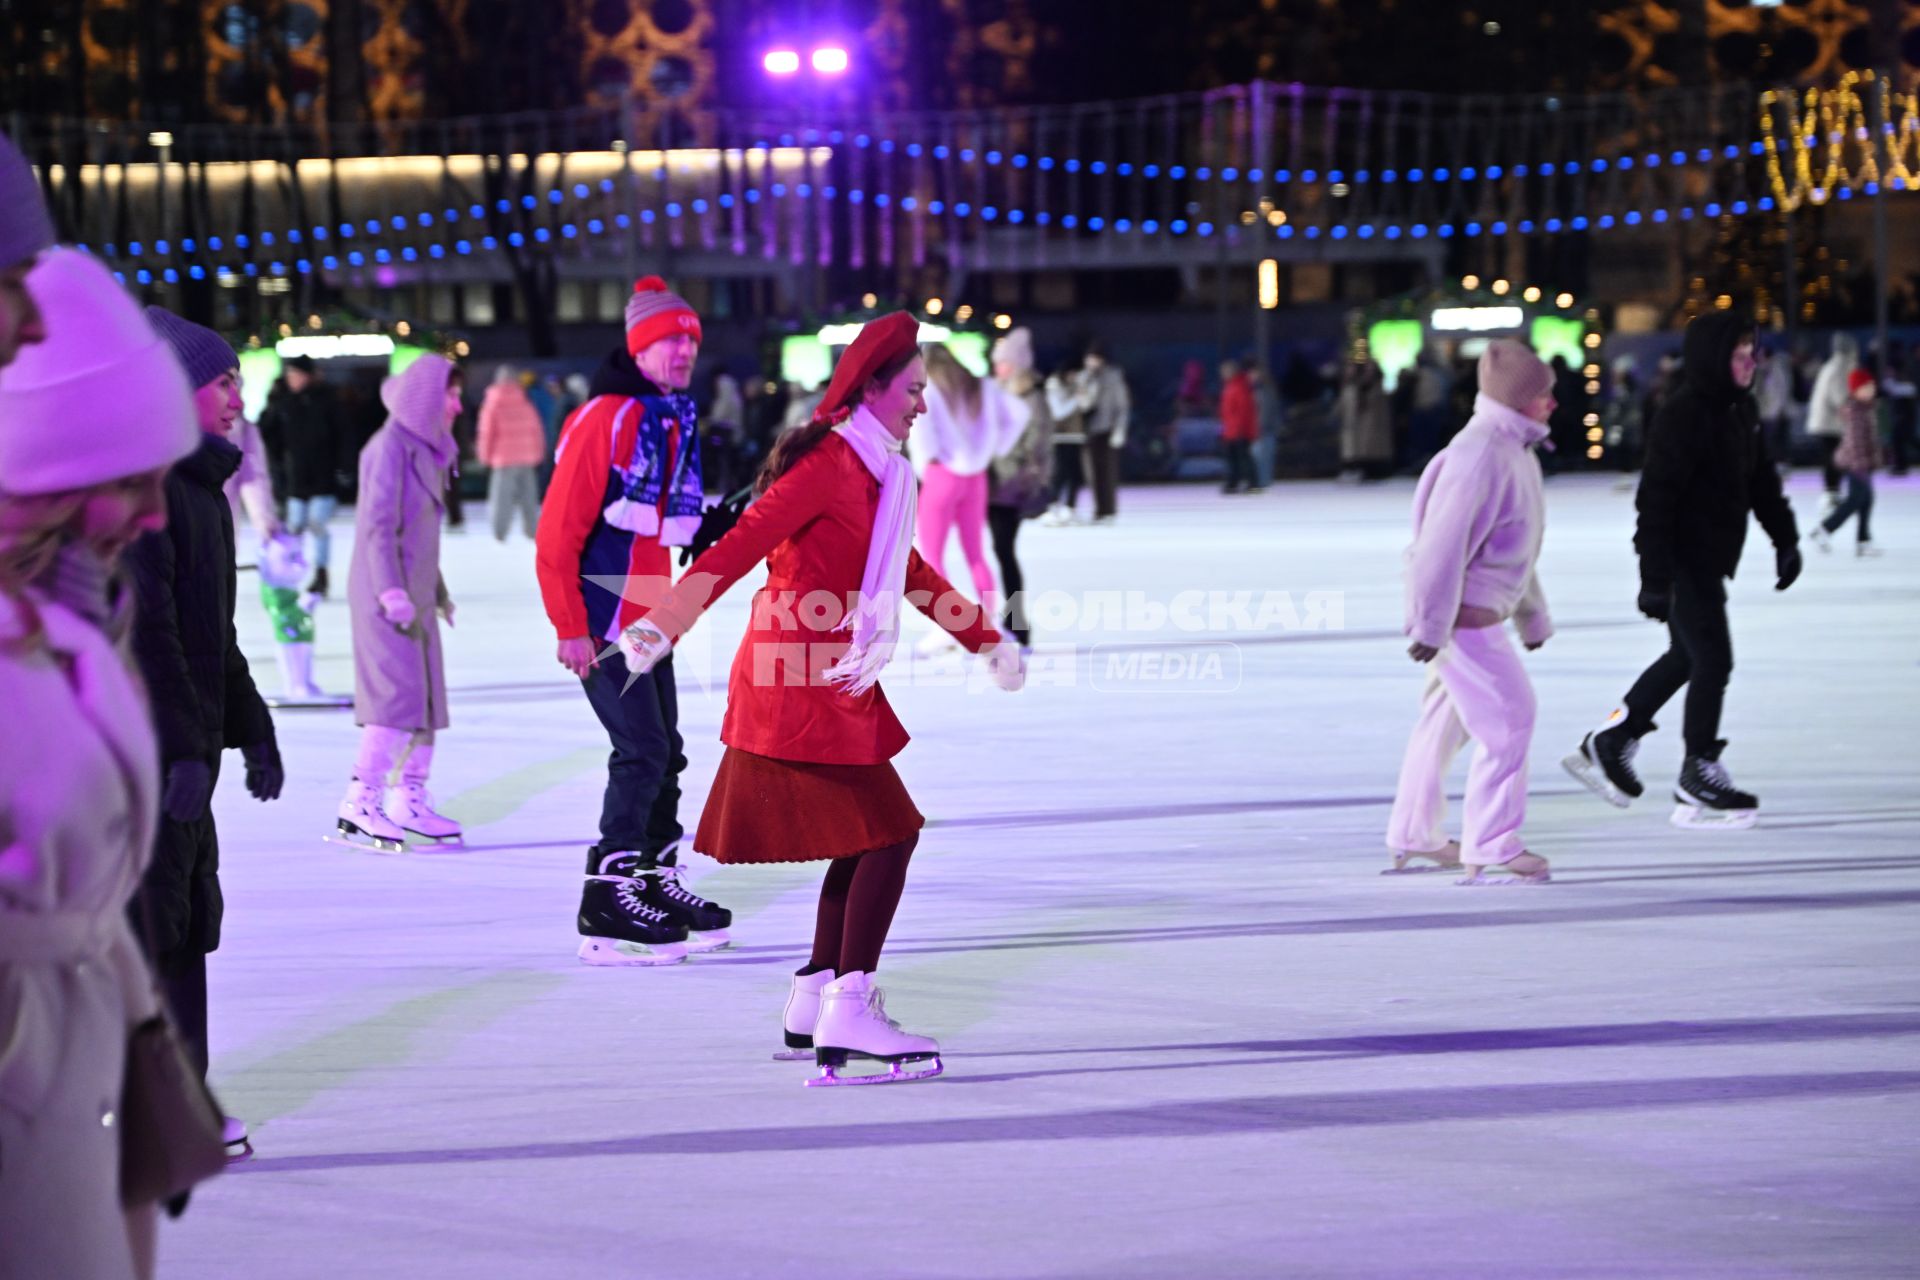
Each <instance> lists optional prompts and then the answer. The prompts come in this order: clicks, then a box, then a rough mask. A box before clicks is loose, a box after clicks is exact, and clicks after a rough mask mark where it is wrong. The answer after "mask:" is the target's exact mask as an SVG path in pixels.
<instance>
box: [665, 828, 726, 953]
mask: <svg viewBox="0 0 1920 1280" xmlns="http://www.w3.org/2000/svg"><path fill="white" fill-rule="evenodd" d="M685 870H686V868H684V867H682V866H681V865H680V846H679V845H670V846H668V848H667V851H666V852H665V853H663V854H661V855H660V856H659V858H657V859H656V860H655V862H654V866H653V869H652V872H651V874H652V875H653V876H654V878H655V880H656V881H657V882H658V884H659V887H660V898H659V899H657V900H659V901H661V904H662V905H663V906H665V907H666V909H667V913H668V914H669V915H671V916H673V917H674V918H675V919H677V920H678V921H679V922H680V923H681V924H684V925H685V926H687V950H689V951H692V952H695V953H699V952H704V951H720V950H723V949H725V948H727V947H730V946H732V945H733V939H732V938H731V937H730V936H729V935H728V933H727V930H729V929H731V928H732V927H733V912H731V911H729V910H727V909H726V908H725V907H723V906H721V905H720V904H719V903H717V902H709V901H707V900H706V899H705V898H703V897H701V896H700V895H699V894H697V893H695V892H694V891H693V890H691V889H689V888H687V886H686V885H685V883H683V882H682V880H681V876H682V874H683V873H684V872H685Z"/></svg>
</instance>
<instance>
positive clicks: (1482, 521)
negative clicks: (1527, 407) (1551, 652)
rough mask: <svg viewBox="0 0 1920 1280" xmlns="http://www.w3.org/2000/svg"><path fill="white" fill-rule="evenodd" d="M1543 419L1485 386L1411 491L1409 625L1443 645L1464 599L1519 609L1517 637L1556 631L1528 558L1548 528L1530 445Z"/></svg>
mask: <svg viewBox="0 0 1920 1280" xmlns="http://www.w3.org/2000/svg"><path fill="white" fill-rule="evenodd" d="M1546 436H1547V427H1546V424H1545V423H1543V422H1535V421H1534V420H1533V419H1532V418H1529V417H1527V416H1526V415H1525V414H1524V413H1521V412H1520V411H1519V410H1517V409H1510V408H1508V407H1507V406H1506V405H1504V404H1501V403H1500V402H1499V401H1498V400H1494V399H1492V398H1490V397H1488V396H1486V395H1482V396H1480V397H1479V398H1478V399H1476V400H1475V401H1474V402H1473V417H1472V418H1470V419H1468V420H1467V425H1466V426H1464V427H1462V428H1461V429H1460V434H1459V435H1457V436H1455V437H1454V438H1453V440H1452V441H1451V442H1450V443H1448V445H1447V447H1446V448H1444V449H1442V450H1441V451H1440V452H1439V453H1438V454H1436V455H1434V459H1433V461H1432V462H1429V463H1428V464H1427V469H1426V470H1425V471H1424V472H1422V473H1421V475H1420V484H1419V486H1418V487H1417V488H1416V489H1415V490H1414V494H1413V545H1412V546H1410V547H1408V548H1407V553H1406V571H1407V628H1406V631H1407V634H1408V635H1409V636H1411V637H1412V638H1413V639H1415V640H1418V641H1419V642H1420V643H1422V644H1430V645H1432V646H1434V647H1435V648H1436V649H1437V648H1440V647H1442V646H1444V645H1445V644H1446V643H1447V640H1448V639H1449V638H1450V637H1451V636H1452V635H1453V629H1454V626H1455V624H1456V622H1457V621H1458V619H1459V617H1460V611H1461V609H1462V608H1468V609H1472V610H1475V611H1476V612H1480V613H1484V614H1486V615H1488V616H1489V617H1490V618H1492V619H1496V620H1500V621H1504V620H1506V619H1508V618H1514V619H1517V620H1518V622H1519V625H1520V638H1521V639H1522V640H1524V641H1525V642H1526V643H1528V644H1540V643H1542V642H1543V641H1545V640H1546V639H1547V638H1548V637H1549V636H1551V635H1552V634H1553V621H1552V619H1551V618H1550V617H1549V616H1548V614H1547V598H1546V594H1545V592H1543V591H1542V590H1541V589H1540V575H1539V574H1538V573H1537V572H1536V571H1535V567H1534V566H1535V564H1536V562H1538V560H1539V559H1540V543H1541V540H1542V538H1543V537H1544V536H1545V534H1546V528H1547V508H1546V499H1545V497H1544V495H1543V494H1542V492H1541V482H1540V459H1539V457H1538V456H1536V455H1535V453H1534V450H1533V447H1534V446H1535V445H1536V444H1538V443H1540V441H1542V440H1544V439H1546Z"/></svg>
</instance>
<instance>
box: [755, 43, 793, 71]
mask: <svg viewBox="0 0 1920 1280" xmlns="http://www.w3.org/2000/svg"><path fill="white" fill-rule="evenodd" d="M760 65H761V66H763V67H765V68H766V69H767V74H768V75H770V76H790V75H792V74H793V73H794V72H796V71H798V70H799V69H800V55H799V54H797V53H795V52H794V51H793V50H792V49H772V50H769V51H768V52H767V56H766V57H764V58H762V59H761V60H760Z"/></svg>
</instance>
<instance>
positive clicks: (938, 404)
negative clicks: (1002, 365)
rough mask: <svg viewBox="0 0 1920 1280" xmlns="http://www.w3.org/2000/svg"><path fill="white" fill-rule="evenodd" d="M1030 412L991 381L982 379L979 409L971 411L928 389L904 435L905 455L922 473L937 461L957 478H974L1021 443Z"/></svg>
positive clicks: (1009, 393) (1019, 400) (1022, 402)
mask: <svg viewBox="0 0 1920 1280" xmlns="http://www.w3.org/2000/svg"><path fill="white" fill-rule="evenodd" d="M1032 416H1033V410H1032V409H1030V408H1028V407H1027V402H1026V401H1024V400H1022V399H1020V398H1019V397H1018V396H1016V395H1014V394H1013V393H1011V392H1009V391H1007V390H1006V389H1005V388H1004V387H1002V386H1001V385H1000V384H999V383H997V382H994V381H992V380H991V379H987V378H982V379H981V380H980V412H979V413H977V414H969V413H967V412H965V410H963V409H962V408H961V406H959V405H957V404H954V403H953V402H952V401H950V400H948V399H947V398H946V396H945V395H943V394H942V393H941V391H940V388H938V387H935V386H929V387H928V388H927V412H926V416H925V417H923V418H921V419H920V421H918V422H916V423H914V425H913V430H912V431H911V432H910V433H909V434H908V435H907V456H908V457H909V458H911V459H912V460H913V469H914V471H915V472H917V473H919V474H921V475H925V474H926V471H927V466H928V464H930V463H934V462H937V463H939V464H940V465H941V466H943V467H945V468H946V469H947V470H948V471H951V472H952V473H953V474H954V475H957V476H977V475H979V474H980V473H981V472H983V471H985V470H986V469H987V466H988V464H989V463H991V462H992V461H993V460H994V459H995V458H998V457H1000V456H1001V455H1002V454H1005V453H1006V452H1008V451H1009V450H1011V449H1012V448H1013V446H1014V445H1016V444H1018V443H1019V442H1020V433H1021V432H1023V431H1025V430H1026V429H1027V419H1029V418H1031V417H1032Z"/></svg>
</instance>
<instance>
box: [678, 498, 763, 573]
mask: <svg viewBox="0 0 1920 1280" xmlns="http://www.w3.org/2000/svg"><path fill="white" fill-rule="evenodd" d="M751 501H753V490H752V489H751V488H748V489H742V490H741V491H740V492H738V493H736V494H734V495H732V496H731V497H727V498H722V499H721V500H720V501H718V502H716V503H714V504H713V505H712V506H710V507H708V508H707V509H706V511H705V512H704V513H703V514H702V515H701V517H700V527H699V528H698V529H695V530H694V531H693V541H692V542H690V543H688V544H687V545H686V546H684V547H682V548H680V567H681V568H682V569H684V568H686V567H687V566H688V565H690V564H692V563H693V562H694V561H695V560H697V559H699V558H700V557H701V556H702V555H703V554H705V552H706V550H707V548H708V547H711V546H712V545H713V544H714V543H716V542H718V541H720V539H722V538H724V537H726V536H727V534H729V533H731V532H732V531H733V526H734V525H736V524H739V523H740V517H741V515H742V514H743V513H744V512H745V511H746V509H747V504H748V503H749V502H751Z"/></svg>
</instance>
